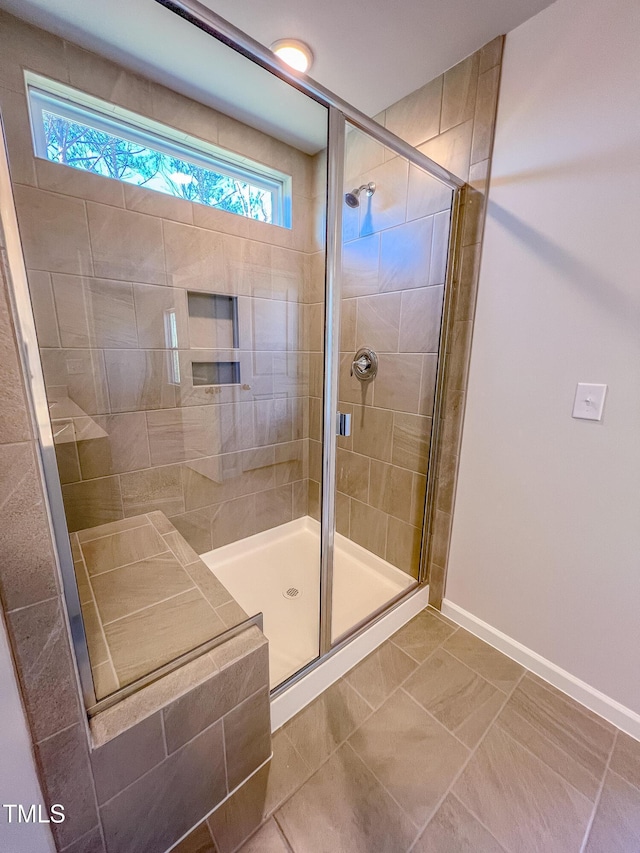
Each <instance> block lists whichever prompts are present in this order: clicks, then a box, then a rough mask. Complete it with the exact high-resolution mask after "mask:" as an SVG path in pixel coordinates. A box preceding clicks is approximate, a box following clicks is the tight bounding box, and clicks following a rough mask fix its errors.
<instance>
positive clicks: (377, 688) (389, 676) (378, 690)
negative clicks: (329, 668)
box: [346, 642, 417, 708]
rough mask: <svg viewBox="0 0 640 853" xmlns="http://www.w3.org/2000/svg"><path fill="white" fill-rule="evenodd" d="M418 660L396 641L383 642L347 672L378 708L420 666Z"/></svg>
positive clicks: (362, 692)
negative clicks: (397, 644) (395, 642)
mask: <svg viewBox="0 0 640 853" xmlns="http://www.w3.org/2000/svg"><path fill="white" fill-rule="evenodd" d="M416 666H417V663H416V661H415V660H414V659H413V658H412V657H409V655H408V654H406V653H405V652H403V651H402V649H400V648H398V646H396V645H394V644H393V643H390V642H386V643H383V644H382V645H381V646H380V648H379V649H376V651H375V652H373V653H372V654H370V655H369V656H368V657H366V658H365V659H364V660H363V661H362V663H360V664H358V666H356V667H354V668H353V669H352V670H351V672H350V673H348V675H347V676H346V680H347V681H348V683H349V684H350V685H351V686H352V687H354V688H355V689H356V690H357V691H358V693H359V694H360V695H361V696H362V697H363V698H364V699H366V700H367V702H368V703H369V704H370V705H371V707H372V708H378V707H380V705H382V703H383V702H384V700H385V699H386V698H387V697H388V696H389V694H390V693H391V692H392V691H393V690H395V689H396V687H398V686H399V685H400V684H402V682H403V681H404V680H405V678H407V677H408V676H409V675H411V673H412V672H413V670H414V669H415V668H416Z"/></svg>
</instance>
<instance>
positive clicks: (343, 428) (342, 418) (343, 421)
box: [336, 412, 351, 435]
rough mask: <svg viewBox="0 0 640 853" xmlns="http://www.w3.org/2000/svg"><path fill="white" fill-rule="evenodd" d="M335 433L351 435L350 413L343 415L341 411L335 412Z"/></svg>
mask: <svg viewBox="0 0 640 853" xmlns="http://www.w3.org/2000/svg"><path fill="white" fill-rule="evenodd" d="M336 434H337V435H351V415H345V414H343V413H342V412H338V413H337V424H336Z"/></svg>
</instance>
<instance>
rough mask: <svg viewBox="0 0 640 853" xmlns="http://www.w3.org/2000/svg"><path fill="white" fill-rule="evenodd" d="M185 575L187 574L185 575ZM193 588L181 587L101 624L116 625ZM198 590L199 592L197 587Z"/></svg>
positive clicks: (193, 586)
mask: <svg viewBox="0 0 640 853" xmlns="http://www.w3.org/2000/svg"><path fill="white" fill-rule="evenodd" d="M185 574H186V572H185ZM187 577H189V576H188V575H187ZM194 589H197V587H196V586H195V585H192V586H190V587H188V588H187V589H183V590H182V591H181V592H176V593H175V595H169V596H168V597H167V598H163V599H161V600H160V601H154V602H153V604H147V605H145V606H144V607H139V608H138V609H137V610H132V611H131V612H130V613H127V614H125V615H124V616H118V618H117V619H110V620H109V622H104V623H103V624H104V625H105V626H109V625H116V624H117V623H118V622H123V621H124V620H125V619H129V618H130V617H131V616H137V615H138V614H139V613H144V611H145V610H151V608H153V607H158V606H159V605H160V604H166V602H167V601H173V600H174V599H176V598H180V596H181V595H187V593H189V592H193V590H194ZM198 592H200V590H199V589H198ZM96 607H97V605H96Z"/></svg>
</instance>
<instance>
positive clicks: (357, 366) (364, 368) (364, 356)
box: [351, 347, 378, 382]
mask: <svg viewBox="0 0 640 853" xmlns="http://www.w3.org/2000/svg"><path fill="white" fill-rule="evenodd" d="M377 373H378V356H377V355H376V354H375V352H374V351H373V350H372V349H369V347H360V349H359V350H358V352H357V353H356V357H355V358H354V359H353V361H352V362H351V375H352V376H355V377H356V379H359V380H360V382H371V380H372V379H375V378H376V376H377Z"/></svg>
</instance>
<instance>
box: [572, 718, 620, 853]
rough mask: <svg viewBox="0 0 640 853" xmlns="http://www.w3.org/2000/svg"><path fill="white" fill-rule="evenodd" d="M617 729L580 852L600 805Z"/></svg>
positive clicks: (616, 740) (586, 842)
mask: <svg viewBox="0 0 640 853" xmlns="http://www.w3.org/2000/svg"><path fill="white" fill-rule="evenodd" d="M619 731H620V730H619V729H616V731H615V734H614V737H613V743H612V744H611V751H610V753H609V757H608V758H607V763H606V765H605V768H604V772H603V774H602V780H601V782H600V787H599V789H598V793H597V795H596V798H595V800H594V803H593V809H592V811H591V815H590V817H589V820H588V821H587V825H586V827H585V831H584V838H583V839H582V844H581V845H580V853H585V851H586V849H587V844H588V843H589V836H590V835H591V830H592V829H593V824H594V823H595V819H596V812H597V811H598V808H599V806H600V800H601V799H602V792H603V791H604V784H605V781H606V779H607V774H608V772H609V767H610V766H611V759H612V758H613V753H614V751H615V748H616V744H617V742H618V735H619Z"/></svg>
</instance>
